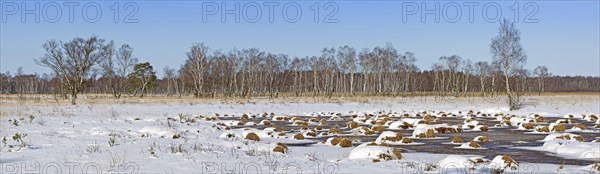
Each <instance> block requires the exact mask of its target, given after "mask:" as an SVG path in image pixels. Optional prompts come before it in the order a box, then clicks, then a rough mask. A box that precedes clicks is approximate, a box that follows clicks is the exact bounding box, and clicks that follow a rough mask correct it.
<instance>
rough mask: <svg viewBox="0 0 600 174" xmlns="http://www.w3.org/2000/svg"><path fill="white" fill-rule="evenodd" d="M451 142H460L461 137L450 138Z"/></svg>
mask: <svg viewBox="0 0 600 174" xmlns="http://www.w3.org/2000/svg"><path fill="white" fill-rule="evenodd" d="M452 143H462V139H461V138H460V137H454V138H452Z"/></svg>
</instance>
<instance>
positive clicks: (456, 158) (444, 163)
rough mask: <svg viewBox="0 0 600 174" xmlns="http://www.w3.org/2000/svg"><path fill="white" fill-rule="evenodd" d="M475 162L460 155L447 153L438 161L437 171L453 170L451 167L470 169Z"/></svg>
mask: <svg viewBox="0 0 600 174" xmlns="http://www.w3.org/2000/svg"><path fill="white" fill-rule="evenodd" d="M474 166H475V163H473V161H471V160H470V159H469V158H467V157H465V156H461V155H449V156H448V157H446V158H444V159H442V160H441V161H440V162H439V163H438V171H453V170H451V169H455V168H460V169H470V168H474Z"/></svg>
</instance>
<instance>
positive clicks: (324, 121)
mask: <svg viewBox="0 0 600 174" xmlns="http://www.w3.org/2000/svg"><path fill="white" fill-rule="evenodd" d="M319 125H321V126H327V120H325V119H323V120H321V122H319Z"/></svg>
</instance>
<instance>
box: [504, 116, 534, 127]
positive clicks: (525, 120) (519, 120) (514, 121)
mask: <svg viewBox="0 0 600 174" xmlns="http://www.w3.org/2000/svg"><path fill="white" fill-rule="evenodd" d="M533 122H535V121H534V120H533V119H531V118H523V117H519V116H516V117H511V118H510V124H512V125H517V124H518V123H533Z"/></svg>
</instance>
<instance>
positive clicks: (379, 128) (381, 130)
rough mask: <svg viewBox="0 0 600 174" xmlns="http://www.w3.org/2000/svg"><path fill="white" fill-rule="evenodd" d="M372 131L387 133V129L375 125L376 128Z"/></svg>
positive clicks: (372, 128)
mask: <svg viewBox="0 0 600 174" xmlns="http://www.w3.org/2000/svg"><path fill="white" fill-rule="evenodd" d="M371 130H372V131H373V132H379V133H381V132H383V131H385V127H383V126H382V125H375V126H373V127H371Z"/></svg>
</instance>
